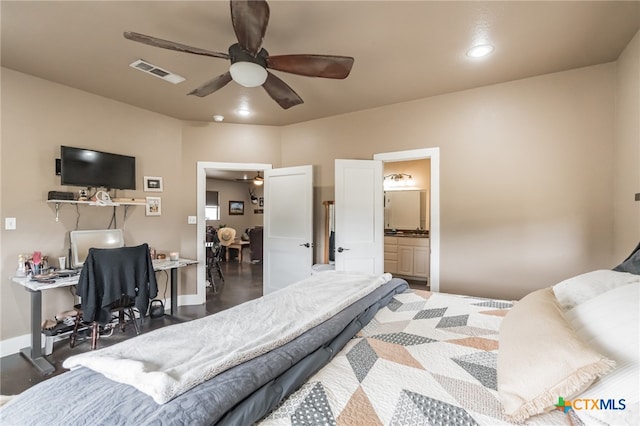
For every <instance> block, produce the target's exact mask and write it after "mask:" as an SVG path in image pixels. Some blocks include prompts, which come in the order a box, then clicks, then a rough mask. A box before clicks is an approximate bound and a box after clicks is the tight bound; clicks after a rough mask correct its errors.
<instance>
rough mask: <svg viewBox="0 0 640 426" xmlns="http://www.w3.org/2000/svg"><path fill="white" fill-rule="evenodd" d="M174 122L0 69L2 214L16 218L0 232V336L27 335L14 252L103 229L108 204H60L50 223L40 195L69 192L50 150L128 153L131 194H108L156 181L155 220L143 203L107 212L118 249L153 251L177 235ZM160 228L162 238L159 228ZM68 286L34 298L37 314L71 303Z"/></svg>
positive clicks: (50, 249)
mask: <svg viewBox="0 0 640 426" xmlns="http://www.w3.org/2000/svg"><path fill="white" fill-rule="evenodd" d="M181 131H182V122H180V121H178V120H175V119H172V118H168V117H165V116H162V115H159V114H155V113H152V112H149V111H145V110H141V109H139V108H134V107H131V106H128V105H125V104H122V103H119V102H115V101H112V100H109V99H105V98H101V97H98V96H94V95H90V94H88V93H86V92H82V91H79V90H74V89H70V88H68V87H65V86H61V85H58V84H53V83H51V82H48V81H45V80H41V79H37V78H33V77H30V76H28V75H25V74H21V73H17V72H14V71H12V70H8V69H4V68H3V69H2V133H1V136H2V150H1V153H2V159H1V162H2V181H1V188H2V217H15V218H17V229H16V230H15V231H5V230H4V227H3V229H2V263H1V264H2V271H1V280H2V281H1V283H0V294H1V299H2V300H1V302H0V304H1V307H2V312H1V324H2V325H1V328H0V335H1V336H2V339H3V340H4V339H6V338H8V337H13V336H19V335H22V334H25V333H27V332H28V327H29V313H30V307H29V295H28V293H27V292H26V291H25V290H24V289H23V288H22V287H20V286H18V285H17V284H14V283H12V282H11V281H10V279H9V277H10V276H11V275H13V273H14V272H15V268H16V265H17V260H18V254H19V253H33V251H35V250H39V251H42V253H43V254H44V255H49V256H51V257H53V258H57V257H58V256H60V255H65V254H66V250H67V248H68V247H69V241H68V233H69V231H72V230H74V229H76V222H77V229H100V228H107V227H108V225H109V222H110V219H111V214H112V212H113V209H112V208H107V207H89V206H79V207H78V209H77V210H76V208H75V206H72V205H63V206H62V207H61V209H60V220H59V222H56V220H55V208H54V205H53V204H48V203H46V202H45V200H46V199H47V192H48V191H52V190H58V191H67V190H68V191H75V190H77V189H79V188H71V187H63V186H61V185H60V177H59V176H56V175H55V158H59V156H60V145H70V146H78V147H84V148H92V149H99V150H102V151H108V152H115V153H120V154H126V155H132V156H135V157H136V174H137V182H136V184H137V187H138V190H136V191H119V194H118V196H131V197H136V198H139V197H144V196H145V193H144V192H143V191H142V177H143V176H145V175H147V176H162V177H163V184H164V192H162V193H157V192H155V193H147V194H146V195H154V196H161V197H162V216H160V217H146V216H145V212H144V207H143V206H135V207H130V208H129V209H128V211H127V220H126V223H123V212H124V208H122V207H119V208H118V209H117V220H118V227H124V230H125V242H126V243H127V244H128V245H134V244H139V243H143V242H147V243H149V244H150V245H151V246H153V247H156V248H157V249H158V250H162V251H170V250H176V249H177V248H178V242H179V241H180V230H179V228H178V227H176V226H175V224H176V223H178V222H180V221H181V219H182V215H181V214H180V199H179V196H178V194H179V193H180V188H181V183H180V180H181V167H180V164H181V160H180V158H181V147H180V145H181ZM159 230H162V232H159ZM72 303H73V297H72V296H71V295H70V293H69V289H68V288H67V289H54V290H50V291H47V292H45V293H44V295H43V316H44V318H53V316H54V315H55V314H56V313H58V312H59V311H61V310H64V309H69V307H71V306H72Z"/></svg>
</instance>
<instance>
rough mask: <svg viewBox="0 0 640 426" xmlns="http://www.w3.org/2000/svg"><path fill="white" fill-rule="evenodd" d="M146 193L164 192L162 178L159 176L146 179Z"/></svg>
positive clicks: (146, 177)
mask: <svg viewBox="0 0 640 426" xmlns="http://www.w3.org/2000/svg"><path fill="white" fill-rule="evenodd" d="M143 187H144V192H162V178H161V177H158V176H145V177H144V185H143Z"/></svg>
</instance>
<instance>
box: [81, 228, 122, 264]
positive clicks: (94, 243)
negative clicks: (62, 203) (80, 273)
mask: <svg viewBox="0 0 640 426" xmlns="http://www.w3.org/2000/svg"><path fill="white" fill-rule="evenodd" d="M118 247H124V235H123V234H122V229H93V230H89V231H71V266H72V267H74V268H82V265H83V264H84V260H85V259H86V258H87V255H88V254H89V249H90V248H118Z"/></svg>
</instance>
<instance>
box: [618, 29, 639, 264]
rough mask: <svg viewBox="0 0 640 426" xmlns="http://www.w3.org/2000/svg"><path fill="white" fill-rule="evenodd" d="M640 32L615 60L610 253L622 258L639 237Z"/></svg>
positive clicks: (627, 253)
mask: <svg viewBox="0 0 640 426" xmlns="http://www.w3.org/2000/svg"><path fill="white" fill-rule="evenodd" d="M638 76H640V32H638V33H636V35H635V37H634V38H633V40H632V41H631V42H630V43H629V45H628V46H627V48H626V49H625V50H624V52H623V53H622V55H620V58H619V59H618V61H617V78H616V82H617V85H616V123H615V129H616V137H615V144H614V162H613V163H614V165H615V167H614V174H613V180H614V186H613V195H614V199H613V200H614V203H613V205H614V216H613V223H614V233H613V235H614V241H613V242H614V254H615V257H614V258H615V259H618V260H622V259H624V258H625V257H626V256H628V255H629V253H630V252H631V250H632V249H633V248H634V247H635V246H636V245H637V244H638V240H640V201H634V194H636V193H640V119H639V118H638V117H640V78H639V77H638Z"/></svg>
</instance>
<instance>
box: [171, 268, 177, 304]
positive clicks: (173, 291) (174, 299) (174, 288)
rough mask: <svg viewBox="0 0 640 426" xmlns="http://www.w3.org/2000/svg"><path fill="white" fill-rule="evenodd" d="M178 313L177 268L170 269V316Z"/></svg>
mask: <svg viewBox="0 0 640 426" xmlns="http://www.w3.org/2000/svg"><path fill="white" fill-rule="evenodd" d="M177 313H178V268H171V315H176V314H177Z"/></svg>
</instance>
